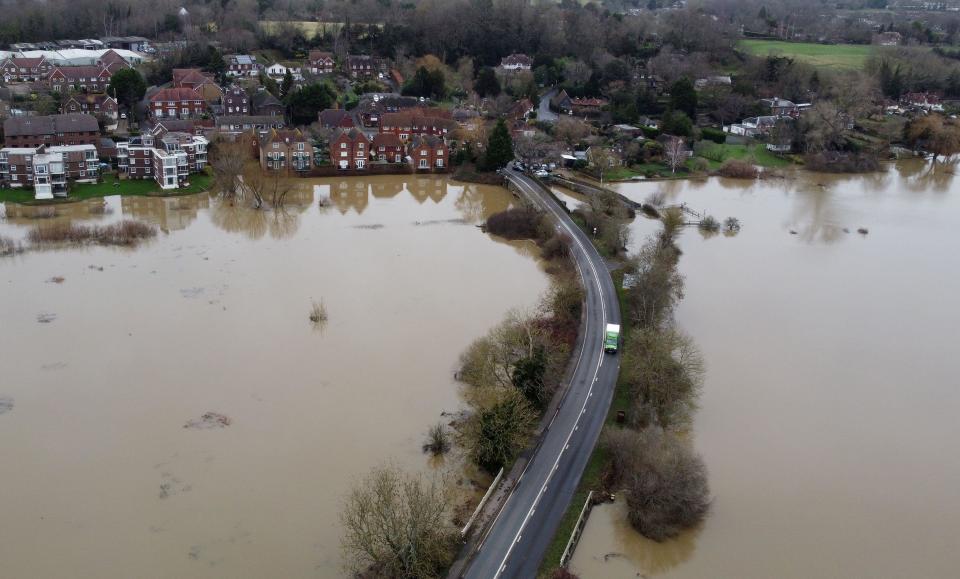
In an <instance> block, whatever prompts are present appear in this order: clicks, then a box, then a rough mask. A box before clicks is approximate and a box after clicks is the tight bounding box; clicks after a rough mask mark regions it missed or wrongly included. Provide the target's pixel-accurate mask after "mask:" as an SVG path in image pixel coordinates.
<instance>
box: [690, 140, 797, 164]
mask: <svg viewBox="0 0 960 579" xmlns="http://www.w3.org/2000/svg"><path fill="white" fill-rule="evenodd" d="M699 151H700V152H699V153H698V156H700V157H703V158H704V159H706V160H707V161H708V162H709V163H710V168H711V169H719V168H720V165H722V164H723V162H724V161H726V160H727V159H738V160H741V161H750V162H751V163H753V164H754V165H758V166H760V167H771V168H774V167H786V166H788V165H790V163H791V162H790V159H789V158H788V157H782V156H780V155H777V154H776V153H771V152H770V151H768V150H767V148H766V146H764V145H763V144H755V145H733V144H727V143H724V144H723V145H719V144H716V143H714V144H711V145H709V146H706V147H704V148H703V149H702V150H699Z"/></svg>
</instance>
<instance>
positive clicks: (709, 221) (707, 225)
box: [698, 215, 720, 233]
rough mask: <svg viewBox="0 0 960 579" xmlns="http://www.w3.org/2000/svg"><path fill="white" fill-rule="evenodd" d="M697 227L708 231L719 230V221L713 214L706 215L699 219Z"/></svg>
mask: <svg viewBox="0 0 960 579" xmlns="http://www.w3.org/2000/svg"><path fill="white" fill-rule="evenodd" d="M698 227H700V229H702V230H703V231H706V232H708V233H715V232H717V231H720V222H719V221H717V219H716V218H715V217H714V216H713V215H707V216H706V217H704V218H703V219H701V220H700V224H699V226H698Z"/></svg>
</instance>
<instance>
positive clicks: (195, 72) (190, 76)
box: [173, 68, 213, 87]
mask: <svg viewBox="0 0 960 579" xmlns="http://www.w3.org/2000/svg"><path fill="white" fill-rule="evenodd" d="M208 82H213V75H210V74H207V73H204V72H203V71H202V70H200V69H199V68H175V69H173V86H175V87H176V86H181V85H182V84H183V83H190V84H204V83H208Z"/></svg>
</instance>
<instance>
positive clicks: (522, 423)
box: [463, 389, 537, 474]
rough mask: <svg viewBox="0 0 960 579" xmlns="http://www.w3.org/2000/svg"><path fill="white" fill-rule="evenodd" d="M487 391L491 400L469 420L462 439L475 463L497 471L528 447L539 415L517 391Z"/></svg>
mask: <svg viewBox="0 0 960 579" xmlns="http://www.w3.org/2000/svg"><path fill="white" fill-rule="evenodd" d="M487 394H488V395H489V396H490V400H489V401H487V403H486V404H484V405H483V406H482V407H480V408H478V409H477V411H476V412H474V413H473V414H471V415H470V418H468V419H467V422H466V424H465V426H464V433H463V439H464V442H465V443H466V444H465V445H466V447H467V452H468V453H469V455H470V459H471V460H472V461H473V462H474V464H476V465H477V466H479V467H480V468H482V469H483V470H485V471H487V472H488V473H490V474H494V473H496V472H497V471H498V470H500V468H501V467H504V466H507V465H508V464H510V463H511V462H512V461H513V459H514V458H516V457H517V455H518V454H520V452H521V451H522V450H523V448H524V446H526V444H527V441H528V440H529V438H530V433H531V431H532V430H533V427H534V426H535V425H536V421H537V414H536V412H535V411H534V410H533V408H532V407H531V406H530V403H529V402H527V400H526V398H524V396H523V394H521V393H520V392H518V391H517V390H504V389H500V390H496V391H488V392H487Z"/></svg>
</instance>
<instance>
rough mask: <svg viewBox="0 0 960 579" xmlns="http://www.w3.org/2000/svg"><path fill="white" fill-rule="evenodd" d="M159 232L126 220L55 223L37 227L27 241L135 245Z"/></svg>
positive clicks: (139, 223) (149, 226) (139, 222)
mask: <svg viewBox="0 0 960 579" xmlns="http://www.w3.org/2000/svg"><path fill="white" fill-rule="evenodd" d="M156 234H157V230H156V229H155V228H154V227H153V226H151V225H147V224H146V223H143V222H141V221H132V220H124V221H121V222H119V223H112V224H110V225H102V226H86V225H77V224H74V223H54V224H52V225H48V226H42V225H41V226H37V227H35V228H33V229H32V230H30V232H29V233H28V234H27V240H28V241H30V243H34V244H37V245H44V244H53V243H75V244H81V243H99V244H101V245H134V244H136V243H138V242H139V241H141V240H143V239H147V238H150V237H154V236H155V235H156Z"/></svg>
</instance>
